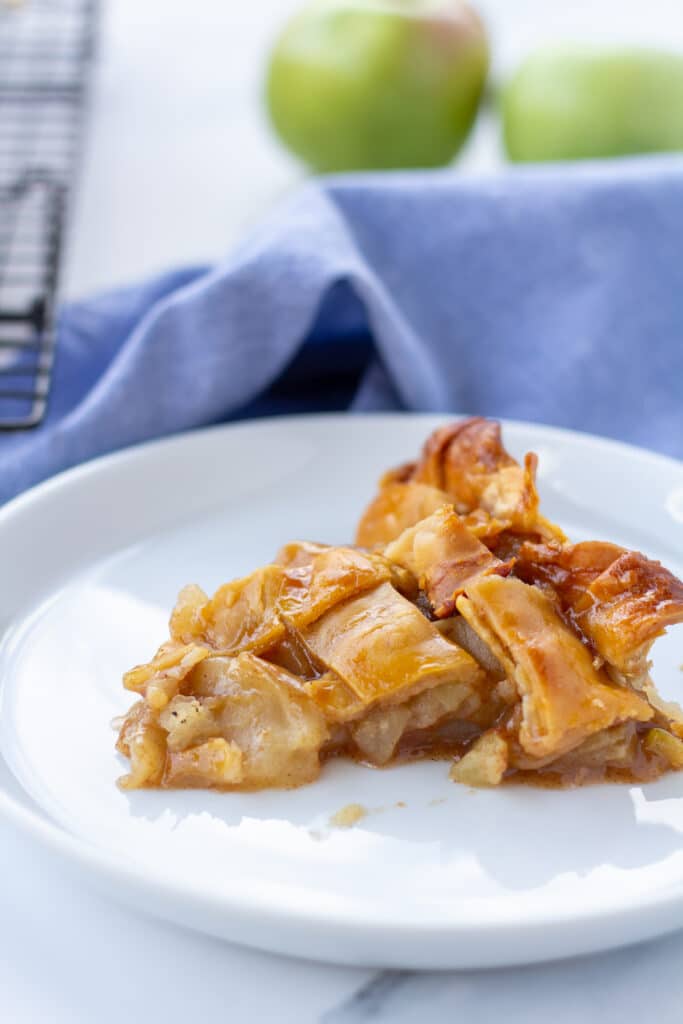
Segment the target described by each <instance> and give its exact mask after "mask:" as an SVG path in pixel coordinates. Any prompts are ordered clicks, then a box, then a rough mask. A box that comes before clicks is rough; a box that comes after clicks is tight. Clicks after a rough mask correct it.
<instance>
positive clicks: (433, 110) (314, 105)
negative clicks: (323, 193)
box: [267, 0, 489, 171]
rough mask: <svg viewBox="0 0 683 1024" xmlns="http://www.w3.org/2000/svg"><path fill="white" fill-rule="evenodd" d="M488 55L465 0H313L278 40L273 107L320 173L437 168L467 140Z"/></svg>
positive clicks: (291, 140)
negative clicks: (399, 168) (463, 0)
mask: <svg viewBox="0 0 683 1024" xmlns="http://www.w3.org/2000/svg"><path fill="white" fill-rule="evenodd" d="M488 62H489V54H488V44H487V40H486V33H485V30H484V26H483V24H482V22H481V20H480V19H479V17H478V15H477V14H476V13H475V11H474V10H473V9H472V8H471V7H469V6H468V5H467V4H466V3H464V2H462V0H315V2H313V3H309V4H308V6H306V7H305V8H304V9H303V10H302V11H301V12H300V13H299V14H298V15H296V16H295V17H294V18H293V20H292V21H291V22H290V23H289V24H288V25H287V26H286V27H285V29H284V32H283V33H282V35H281V36H280V38H279V40H278V41H277V43H276V45H275V49H274V51H273V53H272V57H271V60H270V65H269V68H268V77H267V102H268V108H269V111H270V116H271V119H272V122H273V124H274V126H275V128H276V130H277V132H278V133H279V135H280V137H281V138H282V140H283V141H284V142H285V143H286V145H287V146H289V148H290V149H291V150H293V152H294V153H296V154H297V155H298V156H299V157H301V158H302V159H303V160H304V161H305V162H306V163H307V164H309V165H310V166H311V167H312V168H313V169H314V170H316V171H347V170H370V169H376V168H380V169H381V168H397V167H433V166H438V165H440V164H445V163H448V162H449V161H450V160H451V159H452V158H453V157H454V155H455V154H456V153H457V151H458V150H459V149H460V147H461V146H462V144H463V142H464V141H465V139H466V138H467V135H468V133H469V131H470V128H471V127H472V124H473V122H474V119H475V116H476V113H477V107H478V105H479V100H480V98H481V94H482V91H483V87H484V83H485V80H486V74H487V70H488Z"/></svg>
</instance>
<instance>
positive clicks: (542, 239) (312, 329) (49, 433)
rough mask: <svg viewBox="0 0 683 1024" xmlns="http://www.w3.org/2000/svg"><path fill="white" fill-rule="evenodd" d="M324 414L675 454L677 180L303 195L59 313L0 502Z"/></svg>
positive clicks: (1, 468) (383, 178)
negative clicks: (55, 479)
mask: <svg viewBox="0 0 683 1024" xmlns="http://www.w3.org/2000/svg"><path fill="white" fill-rule="evenodd" d="M245 187H246V186H245ZM339 408H354V409H363V410H367V409H395V408H403V409H413V410H433V411H457V412H461V413H465V412H467V413H482V414H485V415H490V416H508V417H514V418H518V419H525V420H535V421H539V422H545V423H553V424H559V425H563V426H568V427H574V428H578V429H581V430H586V431H593V432H596V433H599V434H606V435H610V436H612V437H616V438H621V439H623V440H627V441H632V442H636V443H638V444H642V445H646V446H649V447H652V448H655V449H658V450H660V451H662V452H668V453H670V454H673V455H676V456H679V457H681V456H683V160H682V159H681V158H678V157H668V158H648V159H644V160H635V161H622V162H606V163H603V164H599V163H596V164H587V165H582V166H576V165H574V166H567V167H561V166H559V167H550V168H543V167H538V168H529V169H517V170H511V171H508V172H505V173H503V174H501V175H498V176H495V177H493V176H492V177H490V178H485V179H481V178H480V179H476V180H475V179H469V178H463V177H461V176H458V174H457V173H455V172H453V171H451V170H449V171H443V172H429V173H427V172H425V173H411V174H396V175H367V176H360V177H348V178H337V179H335V178H330V179H323V180H320V181H318V182H314V183H311V184H310V185H308V186H306V187H304V188H303V189H302V190H301V191H299V192H298V193H297V194H296V195H294V196H293V198H292V199H291V200H290V201H288V202H287V203H286V204H284V205H283V206H282V208H280V209H279V210H278V211H277V212H276V213H275V214H273V215H272V216H271V217H270V218H269V219H268V220H267V221H266V222H265V223H264V224H263V225H262V226H261V227H260V229H259V230H257V231H256V232H255V233H254V234H253V235H252V236H251V237H250V238H249V239H248V240H247V241H246V242H245V243H244V244H242V245H241V246H240V247H239V248H238V249H237V250H236V251H235V252H234V253H233V254H232V256H231V257H230V259H229V260H227V262H225V263H224V264H222V265H220V266H218V267H212V268H204V267H196V268H190V269H187V270H181V271H177V272H174V273H170V274H167V275H165V276H163V277H160V278H158V279H156V280H154V281H151V282H148V283H146V284H144V285H141V286H139V287H134V288H130V289H127V290H123V291H119V292H116V293H114V294H110V295H105V296H103V297H98V298H94V299H93V300H92V301H88V302H82V303H79V304H76V305H72V306H69V307H67V308H65V309H64V310H63V312H62V315H61V318H60V323H59V332H58V350H57V361H56V366H55V374H54V382H53V389H52V396H51V401H50V407H49V413H48V416H47V418H46V420H45V422H44V424H43V425H42V426H41V427H40V428H38V429H37V430H34V431H32V432H26V433H19V434H12V435H10V434H8V435H4V436H0V500H5V499H7V498H10V497H11V496H12V495H14V494H17V493H18V492H19V491H21V490H22V489H24V488H26V487H28V486H30V485H31V484H34V483H36V482H37V481H39V480H42V479H44V478H46V477H48V476H50V475H51V474H53V473H55V472H57V471H58V470H61V469H64V468H66V467H68V466H73V465H75V464H76V463H78V462H81V461H82V460H84V459H88V458H91V457H92V456H95V455H98V454H100V453H102V452H107V451H111V450H113V449H116V448H120V447H122V446H125V445H129V444H133V443H134V442H137V441H142V440H145V439H147V438H152V437H159V436H161V435H164V434H169V433H172V432H175V431H179V430H185V429H187V428H191V427H197V426H200V425H202V424H208V423H213V422H216V421H220V420H226V419H230V418H238V417H241V416H254V415H259V414H263V413H272V412H290V411H302V410H309V411H315V410H319V409H339Z"/></svg>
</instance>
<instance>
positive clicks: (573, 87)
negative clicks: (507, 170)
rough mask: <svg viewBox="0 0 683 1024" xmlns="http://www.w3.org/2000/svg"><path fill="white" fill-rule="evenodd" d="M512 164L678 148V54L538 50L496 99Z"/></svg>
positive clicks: (681, 132)
mask: <svg viewBox="0 0 683 1024" xmlns="http://www.w3.org/2000/svg"><path fill="white" fill-rule="evenodd" d="M502 110H503V132H504V138H505V148H506V150H507V153H508V155H509V157H510V159H512V160H577V159H582V158H590V157H611V156H623V155H625V154H628V153H654V152H662V151H667V150H679V149H683V56H678V55H677V54H671V53H661V52H659V51H654V50H639V49H636V50H612V51H607V52H599V51H596V50H587V49H580V48H576V47H574V48H571V49H570V48H564V49H560V50H543V51H539V52H538V53H536V54H534V55H532V56H531V57H529V58H528V59H527V60H526V61H525V62H524V64H523V65H522V66H521V68H520V69H519V70H518V72H517V73H516V75H515V76H514V77H513V78H512V80H511V81H510V82H509V84H508V85H507V87H506V89H505V91H504V94H503V103H502Z"/></svg>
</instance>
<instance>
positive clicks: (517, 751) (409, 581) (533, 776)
mask: <svg viewBox="0 0 683 1024" xmlns="http://www.w3.org/2000/svg"><path fill="white" fill-rule="evenodd" d="M536 465H537V459H536V456H535V455H533V454H528V455H527V456H526V458H525V460H524V465H523V466H520V465H519V464H518V463H517V462H516V461H515V460H514V459H513V458H512V457H511V456H510V455H509V454H508V453H507V452H506V451H505V449H504V447H503V444H502V439H501V432H500V427H499V425H498V424H496V423H491V422H489V421H486V420H483V419H481V418H474V419H470V420H465V421H463V422H460V423H455V424H452V425H450V426H448V427H444V428H442V429H440V430H438V431H436V432H435V433H434V434H433V435H432V436H431V437H430V438H429V439H428V440H427V442H426V444H425V446H424V449H423V452H422V455H421V457H420V459H419V460H418V461H417V462H412V463H406V464H404V465H403V466H401V467H399V468H398V469H396V470H392V471H390V472H389V473H387V474H385V476H384V477H383V478H382V481H381V483H380V493H379V495H378V496H377V497H376V498H375V499H374V501H373V502H372V503H371V505H370V506H369V507H368V509H367V510H366V512H365V514H364V516H363V518H362V520H361V523H360V524H359V528H358V537H357V539H358V541H359V543H360V544H362V545H363V547H358V548H353V547H348V546H331V545H326V544H316V543H311V542H301V541H299V542H293V543H291V544H287V545H285V547H283V548H282V549H281V551H280V553H279V554H278V556H277V558H276V560H275V562H274V563H273V564H271V565H267V566H264V567H263V568H261V569H258V570H256V572H254V573H252V574H250V575H249V576H247V577H244V578H243V579H240V580H234V581H232V582H231V583H227V584H225V585H224V586H222V587H220V588H219V589H218V590H217V591H216V593H215V594H214V595H213V596H212V597H208V596H207V595H206V594H205V593H204V592H203V591H202V590H201V589H200V588H199V587H197V586H190V587H186V588H185V589H184V590H183V591H182V592H181V594H180V596H179V599H178V604H177V606H176V608H175V610H174V612H173V614H172V616H171V621H170V636H169V639H168V640H167V641H166V642H165V643H163V644H162V646H161V647H160V648H159V650H158V652H157V654H156V655H155V656H154V658H153V659H152V660H151V661H150V662H149V663H148V664H146V665H141V666H138V667H137V668H135V669H132V670H131V671H130V672H129V673H127V674H126V676H125V679H124V683H125V686H126V687H127V688H128V689H130V690H133V691H135V692H136V693H138V694H139V695H140V696H141V698H142V699H141V700H139V701H138V702H137V703H136V704H134V705H133V707H132V708H131V709H130V711H129V713H128V715H126V717H125V719H124V721H123V724H122V726H121V730H120V734H119V741H118V744H117V749H118V750H119V752H120V753H122V754H123V755H124V756H125V757H127V758H128V759H129V761H130V772H129V774H128V775H127V776H125V777H124V778H123V779H122V780H121V784H122V785H123V786H124V787H126V788H137V787H140V786H169V787H171V786H206V787H211V788H218V789H253V788H259V787H264V786H295V785H302V784H304V783H306V782H310V781H312V780H313V779H315V778H316V777H317V775H318V773H319V771H320V766H321V763H322V762H323V761H324V760H325V759H326V758H329V757H332V756H339V755H347V756H351V757H356V758H360V759H362V760H364V761H366V762H368V763H371V764H376V765H384V764H387V763H388V762H390V761H391V760H395V759H402V758H406V757H415V756H429V757H435V756H448V757H450V758H454V759H455V762H456V763H455V765H454V768H453V772H452V777H453V778H454V779H456V780H457V781H462V782H465V783H467V784H470V785H498V784H500V783H501V782H503V781H504V780H505V779H507V778H523V779H525V780H529V781H534V782H536V783H542V784H553V785H554V784H558V783H559V784H571V785H573V784H580V783H584V782H588V781H597V780H600V779H618V780H624V779H629V780H637V781H645V780H647V779H650V778H655V777H656V776H657V775H659V774H661V773H662V772H664V771H667V770H677V769H682V768H683V711H681V709H680V708H679V707H677V706H675V705H673V704H671V703H668V702H665V701H663V700H662V699H661V698H660V697H659V695H658V694H657V692H656V690H655V688H654V684H653V682H652V681H651V680H650V678H649V676H648V661H647V658H648V654H649V650H650V647H651V645H652V643H653V641H654V640H655V639H656V637H657V636H659V635H660V634H661V633H662V632H663V631H664V630H665V629H666V627H668V626H670V625H673V624H674V623H677V622H681V621H683V583H681V582H680V581H679V580H677V579H676V578H675V577H674V576H673V575H672V574H671V573H670V572H668V571H667V570H666V569H664V568H663V567H662V566H661V565H660V564H659V563H658V562H653V561H651V560H648V559H647V558H646V557H645V556H644V555H642V554H639V553H638V552H632V551H626V550H625V549H624V548H621V547H619V546H617V545H614V544H608V543H604V542H598V541H595V542H584V543H582V544H569V543H568V542H567V540H566V538H565V536H564V534H563V533H562V531H561V530H560V529H559V527H557V526H555V525H554V524H553V523H550V522H549V521H548V520H546V519H544V518H543V516H542V515H541V514H540V510H539V500H538V492H537V490H536V483H535V477H536ZM363 548H364V549H363Z"/></svg>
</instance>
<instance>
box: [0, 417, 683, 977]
mask: <svg viewBox="0 0 683 1024" xmlns="http://www.w3.org/2000/svg"><path fill="white" fill-rule="evenodd" d="M441 421H442V420H438V419H437V418H435V417H424V416H375V417H359V418H350V417H340V416H330V417H315V418H296V419H289V420H275V421H272V420H271V421H262V422H259V423H253V424H247V425H240V426H233V427H225V428H218V429H214V430H210V431H203V432H199V433H194V434H191V435H187V436H182V437H178V438H174V439H172V440H169V441H164V442H161V443H156V444H151V445H145V446H142V447H139V448H136V449H132V450H130V451H127V452H124V453H122V454H120V455H116V456H113V457H109V458H105V459H101V460H98V461H96V462H93V463H91V464H89V465H86V466H84V467H82V468H80V469H78V470H75V471H72V472H70V473H67V474H64V475H62V476H61V477H58V478H56V479H54V480H52V481H51V482H49V483H47V484H45V485H43V486H41V487H39V488H37V489H35V490H34V491H32V492H30V493H28V494H26V495H24V496H23V497H22V498H20V499H18V500H17V501H15V502H13V503H12V504H10V505H8V506H6V507H5V508H4V509H3V510H2V512H0V565H2V567H3V572H2V575H3V579H2V588H0V629H1V628H2V627H3V626H8V625H9V622H10V620H12V623H13V624H12V626H11V628H9V629H7V630H6V633H5V640H4V644H3V648H2V653H1V664H0V678H1V679H2V685H3V692H2V706H1V714H0V742H1V744H2V752H3V755H4V758H5V762H6V765H5V766H3V768H2V770H1V771H0V807H2V808H3V809H4V811H5V812H6V813H7V814H9V815H11V816H12V817H13V818H14V819H16V820H18V821H20V822H21V823H22V824H23V825H24V826H26V827H27V828H29V829H30V830H31V831H32V832H33V833H34V834H35V835H36V836H37V837H39V838H41V839H42V840H44V841H46V842H48V843H50V844H51V846H52V847H53V848H54V849H55V850H56V851H59V852H60V853H62V854H64V855H65V856H66V857H67V859H68V860H69V861H70V862H71V863H72V864H73V865H74V866H75V867H76V868H77V869H78V870H79V871H80V872H81V873H82V874H84V875H87V876H91V877H93V878H95V879H98V880H99V881H100V882H101V883H102V884H103V885H104V886H105V887H106V888H107V889H108V890H109V891H110V892H111V893H112V894H119V895H120V896H121V897H122V898H125V899H126V900H128V901H130V902H131V903H133V904H134V905H136V906H138V907H140V908H142V909H146V910H150V911H152V912H154V913H156V914H159V915H162V916H163V917H166V918H169V919H171V920H173V921H177V922H181V923H184V924H187V925H190V926H192V927H194V928H198V929H201V930H203V931H207V932H211V933H214V934H216V935H220V936H224V937H225V938H228V939H232V940H235V941H238V942H242V943H246V944H250V945H254V946H258V947H262V948H264V949H268V950H273V951H277V952H286V953H290V954H299V955H303V956H308V957H313V958H318V959H325V960H334V961H340V962H346V963H356V964H363V965H378V966H379V965H381V966H412V967H465V966H468V967H471V966H494V965H502V964H513V963H521V962H530V961H535V960H542V959H549V958H553V957H558V956H563V955H568V954H576V953H585V952H589V951H593V950H598V949H604V948H607V947H610V946H616V945H620V944H623V943H627V942H631V941H634V940H637V939H641V938H646V937H649V936H653V935H655V934H659V933H661V932H664V931H666V930H670V929H673V928H675V927H677V926H679V925H683V774H681V775H672V776H669V777H667V778H664V779H663V780H661V781H659V782H657V783H654V784H651V785H649V786H645V787H639V786H634V787H629V786H595V787H592V788H587V789H584V790H575V791H568V792H554V791H543V790H534V789H530V788H523V787H519V788H513V787H510V788H504V789H501V790H496V791H488V792H487V791H471V790H468V789H466V788H464V787H461V786H457V785H455V784H454V783H451V782H449V780H448V766H447V764H445V763H438V762H429V763H424V764H415V765H408V766H403V767H400V768H394V769H390V770H386V771H373V770H371V769H365V768H361V767H359V766H357V765H355V764H350V763H342V762H339V763H333V764H330V765H328V766H327V767H326V768H325V771H324V773H323V777H322V778H321V780H320V781H319V782H317V783H315V784H314V785H311V786H308V787H305V788H303V789H300V790H296V791H293V792H276V791H273V792H263V793H250V794H216V793H207V792H196V791H188V792H156V791H155V792H137V793H132V794H126V793H123V792H121V791H120V790H119V789H117V787H116V785H115V780H116V778H117V776H118V775H120V774H121V773H122V771H123V770H124V767H125V766H124V765H123V764H122V762H121V760H120V759H119V758H118V757H117V755H116V754H115V752H114V745H113V744H114V734H113V732H112V729H111V726H110V722H111V719H112V718H114V716H116V715H118V714H120V713H122V712H123V711H124V710H125V709H126V707H127V706H128V704H129V702H130V695H129V694H127V693H125V692H124V691H123V690H122V688H121V684H120V677H121V674H122V672H123V671H124V669H126V668H127V667H129V666H131V665H133V664H135V663H136V662H139V661H142V660H144V659H146V658H147V657H148V656H149V655H150V654H151V653H152V652H153V650H154V649H155V647H156V645H157V643H158V642H159V640H160V638H161V637H162V636H163V635H164V631H165V628H166V619H167V614H168V611H169V608H170V607H171V606H172V604H173V601H174V598H175V595H176V592H177V590H178V589H179V587H180V586H181V585H183V584H185V583H187V582H189V581H193V580H194V581H197V582H199V583H201V584H202V585H203V586H204V587H205V588H206V589H207V590H211V589H212V588H213V587H215V586H217V585H218V584H219V583H221V582H222V581H224V580H226V579H229V578H230V577H233V576H237V575H240V574H242V573H245V572H247V571H248V570H249V569H251V568H253V567H255V566H257V565H259V564H261V563H263V562H266V561H268V560H269V558H270V557H272V555H273V553H274V552H275V550H276V549H277V548H278V546H279V545H280V544H281V543H282V542H283V541H285V540H288V539H292V538H301V537H307V538H312V539H321V540H326V541H332V542H342V541H348V540H349V539H350V538H351V537H352V534H353V529H354V524H355V522H356V520H357V518H358V515H359V513H360V511H361V509H362V508H363V506H364V504H365V503H366V501H367V500H368V499H369V497H370V496H371V494H372V493H373V489H374V485H375V480H376V478H377V477H378V475H379V474H380V472H382V471H383V470H384V469H385V468H386V467H388V466H391V465H393V464H395V463H397V462H401V461H404V460H405V459H406V458H409V457H411V456H412V455H413V454H414V453H416V452H417V450H418V447H419V445H420V444H421V443H422V441H423V439H424V438H425V437H426V435H427V434H428V432H429V431H430V430H431V429H432V428H433V427H434V426H436V425H437V423H438V422H441ZM505 439H506V442H507V444H508V446H509V447H510V449H511V450H512V451H513V453H515V454H516V455H517V456H521V455H522V454H523V453H524V452H525V451H526V450H528V449H534V450H535V451H537V452H538V453H539V456H540V467H541V469H540V489H541V494H542V498H543V502H544V511H545V512H546V514H547V515H549V516H550V517H551V518H553V519H556V520H558V521H559V522H560V523H561V524H562V525H563V526H564V527H565V528H566V530H567V532H568V533H569V534H570V536H572V537H574V538H576V539H582V538H587V537H599V538H609V539H611V540H614V541H617V542H620V543H622V544H624V545H627V546H630V547H635V548H639V549H641V550H643V551H645V552H646V553H647V554H649V555H651V556H654V557H657V558H661V559H662V560H663V561H664V562H665V563H666V564H667V565H668V566H669V567H670V568H672V569H673V570H674V571H676V572H678V573H681V572H683V543H682V537H683V466H681V464H679V463H676V462H673V461H672V460H668V459H665V458H662V457H659V456H656V455H652V454H650V453H646V452H642V451H638V450H636V449H633V448H628V447H625V446H623V445H618V444H614V443H611V442H608V441H603V440H598V439H595V438H591V437H588V436H584V435H580V434H571V433H567V432H564V431H558V430H551V429H548V428H545V427H538V426H529V425H522V424H507V425H506V427H505ZM681 662H683V631H680V632H679V633H678V634H676V632H675V631H674V632H673V633H672V634H671V635H670V636H668V637H666V638H664V639H663V640H660V641H659V643H658V645H657V647H656V655H655V673H654V674H655V678H656V680H657V682H658V683H659V686H660V689H661V690H662V691H663V693H664V695H665V696H667V697H675V696H676V695H677V694H679V693H680V691H681V690H683V676H682V675H681V673H680V671H679V666H680V665H681ZM8 769H9V770H8ZM349 803H360V804H362V805H364V806H365V807H366V808H367V809H368V814H367V817H366V818H364V819H363V820H362V821H361V822H359V823H358V824H357V825H356V827H355V828H352V829H349V830H339V829H334V828H332V827H330V824H329V820H330V817H331V816H332V815H333V814H334V813H335V812H336V811H338V810H339V809H340V808H342V807H343V806H345V805H346V804H349Z"/></svg>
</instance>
